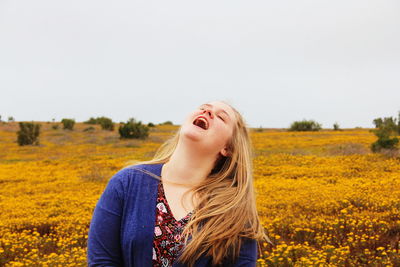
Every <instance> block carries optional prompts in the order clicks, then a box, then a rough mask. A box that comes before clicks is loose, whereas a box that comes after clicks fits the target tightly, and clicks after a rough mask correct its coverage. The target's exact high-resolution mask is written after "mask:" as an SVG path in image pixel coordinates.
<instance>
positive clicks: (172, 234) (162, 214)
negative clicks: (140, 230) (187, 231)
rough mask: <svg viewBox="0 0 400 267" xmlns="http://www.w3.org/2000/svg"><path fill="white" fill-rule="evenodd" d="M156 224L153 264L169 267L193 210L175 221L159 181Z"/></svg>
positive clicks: (178, 249)
mask: <svg viewBox="0 0 400 267" xmlns="http://www.w3.org/2000/svg"><path fill="white" fill-rule="evenodd" d="M156 205H157V209H156V224H155V225H156V226H155V228H154V239H153V266H157V267H158V266H160V267H170V266H172V264H173V262H174V260H175V258H176V257H177V256H178V254H179V251H180V250H181V249H182V247H183V245H184V244H183V240H180V238H181V234H182V231H183V228H184V227H185V225H186V224H187V222H188V221H189V219H190V217H191V215H192V213H193V212H189V213H188V214H187V215H186V216H185V217H183V218H182V219H180V220H179V221H177V220H176V219H175V218H174V216H173V215H172V212H171V209H170V207H169V205H168V202H167V199H166V197H165V194H164V187H163V185H162V182H161V181H160V183H159V185H158V196H157V204H156Z"/></svg>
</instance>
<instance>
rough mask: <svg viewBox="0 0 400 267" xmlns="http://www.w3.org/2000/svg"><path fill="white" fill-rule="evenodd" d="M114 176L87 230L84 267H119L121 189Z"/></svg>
mask: <svg viewBox="0 0 400 267" xmlns="http://www.w3.org/2000/svg"><path fill="white" fill-rule="evenodd" d="M123 173H124V172H122V171H119V172H117V173H116V174H115V175H114V176H113V177H112V178H111V179H110V180H109V182H108V183H107V186H106V188H105V189H104V191H103V193H102V195H101V196H100V198H99V200H98V202H97V204H96V207H95V208H94V212H93V216H92V220H91V222H90V226H89V234H88V247H87V260H88V266H89V267H91V266H122V265H123V260H122V259H123V258H122V250H121V242H120V231H121V229H120V227H121V217H122V208H123V187H122V182H121V181H120V178H121V177H122V175H123Z"/></svg>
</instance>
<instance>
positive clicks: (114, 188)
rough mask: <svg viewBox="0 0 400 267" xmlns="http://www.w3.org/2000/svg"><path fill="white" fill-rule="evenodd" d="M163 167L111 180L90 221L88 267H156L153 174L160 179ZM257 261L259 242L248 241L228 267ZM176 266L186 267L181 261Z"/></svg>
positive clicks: (199, 264) (204, 261) (125, 172)
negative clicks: (154, 257)
mask: <svg viewBox="0 0 400 267" xmlns="http://www.w3.org/2000/svg"><path fill="white" fill-rule="evenodd" d="M162 165H163V164H148V165H145V164H142V165H136V166H134V167H127V168H124V169H121V170H119V171H118V172H117V173H116V174H115V175H114V176H113V177H112V178H111V179H110V180H109V182H108V184H107V186H106V188H105V190H104V192H103V193H102V195H101V197H100V199H99V200H98V202H97V204H96V207H95V209H94V212H93V217H92V220H91V222H90V227H89V234H88V243H87V246H88V247H87V260H88V266H136V267H146V266H152V251H153V238H154V227H155V220H156V218H155V215H156V201H157V187H158V183H159V180H157V179H156V178H154V177H151V175H149V172H151V173H153V174H155V175H157V176H160V175H161V168H162ZM138 169H141V170H143V171H140V170H138ZM146 172H147V173H146ZM256 260H257V243H256V241H255V240H253V239H244V240H243V242H242V246H241V250H240V255H239V258H238V259H237V260H236V262H234V263H226V264H224V266H235V267H239V266H246V267H248V266H256ZM173 266H174V267H184V265H182V264H180V263H177V262H176V263H174V265H173ZM195 266H196V267H203V266H211V258H210V257H209V256H205V255H203V256H201V257H200V258H199V259H198V260H197V261H196V263H195Z"/></svg>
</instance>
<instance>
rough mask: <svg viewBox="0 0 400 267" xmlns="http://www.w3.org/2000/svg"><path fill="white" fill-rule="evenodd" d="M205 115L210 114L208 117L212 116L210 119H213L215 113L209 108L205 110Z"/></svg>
mask: <svg viewBox="0 0 400 267" xmlns="http://www.w3.org/2000/svg"><path fill="white" fill-rule="evenodd" d="M203 114H208V116H210V118H211V119H213V113H212V111H211V110H210V109H209V108H206V109H204V110H203Z"/></svg>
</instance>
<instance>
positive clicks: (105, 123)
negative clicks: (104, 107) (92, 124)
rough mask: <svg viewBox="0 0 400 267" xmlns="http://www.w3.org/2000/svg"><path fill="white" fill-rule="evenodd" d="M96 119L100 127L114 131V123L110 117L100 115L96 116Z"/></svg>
mask: <svg viewBox="0 0 400 267" xmlns="http://www.w3.org/2000/svg"><path fill="white" fill-rule="evenodd" d="M97 121H98V122H99V124H100V126H101V129H103V130H108V131H114V123H113V121H112V120H111V119H110V118H106V117H101V118H98V119H97Z"/></svg>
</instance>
